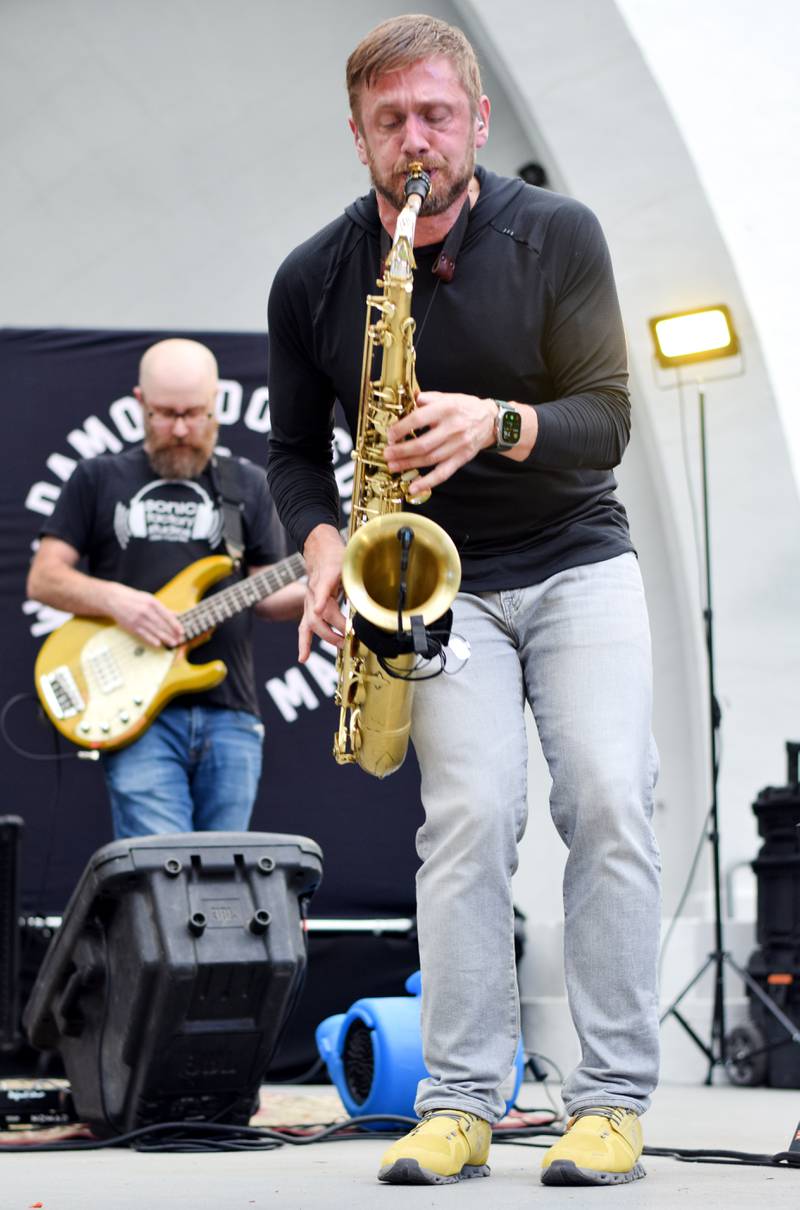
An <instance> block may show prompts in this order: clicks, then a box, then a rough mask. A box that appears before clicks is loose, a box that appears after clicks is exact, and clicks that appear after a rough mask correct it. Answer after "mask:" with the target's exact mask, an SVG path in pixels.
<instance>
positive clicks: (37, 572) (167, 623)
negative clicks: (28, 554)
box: [27, 535, 184, 647]
mask: <svg viewBox="0 0 800 1210" xmlns="http://www.w3.org/2000/svg"><path fill="white" fill-rule="evenodd" d="M79 559H80V554H79V552H78V551H77V550H76V548H75V547H74V546H71V545H70V543H69V542H63V541H62V540H61V539H60V538H53V537H51V536H50V535H47V536H45V537H44V538H42V541H41V543H40V544H39V549H38V550H37V551H36V554H35V555H34V557H33V562H32V563H31V567H30V571H29V573H28V585H27V587H28V595H29V596H30V597H31V599H32V600H35V601H41V602H42V603H43V604H45V605H50V606H51V607H52V608H53V609H63V610H64V611H65V613H74V614H76V615H78V616H80V617H87V618H113V620H114V621H115V622H116V623H117V625H118V626H121V627H122V629H123V630H127V631H128V633H129V634H133V635H135V636H136V637H137V638H139V639H142V640H143V641H144V642H145V643H150V644H151V645H152V646H153V647H161V646H162V645H163V646H165V647H177V646H178V644H179V643H182V642H183V639H184V634H183V627H182V626H181V624H180V622H179V621H178V619H177V617H176V615H175V614H174V613H173V612H172V611H171V610H170V609H167V607H166V605H162V603H161V601H159V600H157V599H156V597H154V596H152V595H151V594H150V593H149V592H140V591H139V589H138V588H129V587H128V586H127V585H126V584H118V583H117V582H116V581H114V580H101V579H99V578H98V577H97V576H89V575H86V573H85V572H82V571H78V568H77V564H78V560H79Z"/></svg>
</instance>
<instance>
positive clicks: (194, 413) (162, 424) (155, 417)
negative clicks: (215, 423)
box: [147, 403, 214, 428]
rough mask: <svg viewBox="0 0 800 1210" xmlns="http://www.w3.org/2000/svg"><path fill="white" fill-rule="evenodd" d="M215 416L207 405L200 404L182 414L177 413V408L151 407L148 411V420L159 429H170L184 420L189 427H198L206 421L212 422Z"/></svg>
mask: <svg viewBox="0 0 800 1210" xmlns="http://www.w3.org/2000/svg"><path fill="white" fill-rule="evenodd" d="M213 414H214V413H213V412H210V411H209V410H208V405H207V404H205V403H198V405H197V406H196V407H193V408H184V409H183V411H181V412H178V411H176V410H175V408H156V407H150V408H148V409H147V418H148V420H151V421H152V423H153V424H155V425H157V426H158V427H159V428H170V427H171V426H172V425H173V424H176V423H177V422H178V421H179V420H183V421H184V422H185V423H186V424H187V425H189V426H194V427H197V426H199V425H201V424H204V423H205V421H206V420H210V419H211V417H212V416H213Z"/></svg>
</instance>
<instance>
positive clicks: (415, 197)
mask: <svg viewBox="0 0 800 1210" xmlns="http://www.w3.org/2000/svg"><path fill="white" fill-rule="evenodd" d="M409 174H410V175H409V176H408V179H407V180H406V184H405V194H406V204H405V206H404V207H403V209H402V211H401V212H400V215H399V216H398V220H397V227H396V230H395V235H394V240H393V242H392V247H391V250H390V252H389V255H388V256H387V258H386V264H385V266H384V271H383V277H382V278H380V279H379V280H378V283H377V285H378V287H379V289H380V290H381V293H380V294H374V295H373V294H369V295H367V300H366V309H367V313H366V323H365V332H364V351H363V359H362V367H361V394H360V399H359V408H358V431H357V435H356V441H355V445H354V447H353V454H352V457H353V461H354V462H355V469H354V474H353V500H352V512H351V515H350V527H349V531H348V540H347V546H346V548H345V553H344V560H343V565H342V586H343V588H344V594H345V597H346V599H347V601H348V604H349V609H348V611H347V624H346V628H345V633H344V644H343V646H342V648H341V649H340V651H339V654H338V657H337V662H336V670H337V677H338V685H337V689H336V693H335V702H336V705H337V706H339V707H340V712H339V728H338V731H337V732H336V735H335V736H334V742H333V755H334V757H335V758H336V760H337V761H338V762H339V764H352V763H357V764H358V765H360V766H361V768H362V769H364V770H365V771H366V772H367V773H371V774H372V775H373V776H375V777H387V776H388V775H389V774H390V773H394V772H395V770H397V769H399V768H400V766H401V765H402V763H403V760H404V759H405V755H406V751H407V748H408V738H409V731H410V727H411V702H412V695H413V690H414V683H413V670H414V668H415V666H416V665H417V663H418V660H419V656H418V654H415V653H414V652H411V651H406V652H405V653H404V654H400V655H393V656H392V658H391V661H390V665H389V666H390V671H389V672H387V660H386V659H385V658H382V657H381V656H379V655H378V654H377V653H376V652H375V651H374V650H372V649H371V648H370V646H368V645H367V644H366V643H365V642H364V641H363V637H362V638H359V636H358V633H357V631H359V629H360V630H361V634H362V636H363V634H364V631H365V628H364V627H363V626H362V627H359V619H363V620H364V621H365V622H366V624H367V627H371V628H372V629H371V630H367V633H372V634H373V635H378V634H382V633H385V634H386V635H387V636H388V637H389V638H390V639H391V637H392V636H399V635H400V634H401V633H402V634H403V635H405V636H409V635H411V634H412V632H413V630H414V626H415V625H418V624H419V623H418V619H420V618H421V620H422V623H424V625H425V626H426V627H427V626H429V625H431V624H433V623H435V622H437V621H438V620H439V619H440V618H441V617H442V616H443V615H444V614H446V613H447V610H448V609H449V608H450V605H451V604H452V601H453V599H454V597H455V595H456V593H457V592H458V586H459V583H460V581H461V563H460V560H459V557H458V552H457V550H456V548H455V545H454V543H453V541H452V539H451V538H450V536H449V535H448V534H447V533H446V532H445V531H444V530H443V529H442V527H441V526H440V525H437V524H436V523H435V522H434V521H431V520H429V519H428V518H427V517H420V516H414V514H412V513H409V512H404V511H403V509H404V508H405V507H406V505H407V504H408V503H424V501H425V500H427V499H428V498H429V497H430V492H428V493H421V495H420V496H418V497H416V498H414V499H412V498H411V497H410V496H409V485H410V483H411V481H412V480H413V479H414V478H415V477H416V476H417V475H418V473H419V472H418V471H416V470H412V471H405V472H403V473H402V474H393V473H392V472H391V471H390V470H389V469H388V467H387V465H386V458H385V450H386V445H387V440H388V438H387V433H388V429H389V426H390V425H391V424H392V423H393V422H394V421H395V420H399V419H400V417H401V416H405V415H406V414H407V413H408V412H410V411H411V410H412V409H413V408H414V405H415V397H416V392H417V379H416V374H415V370H414V363H415V352H414V327H415V322H414V320H413V319H412V317H411V294H412V288H413V273H412V271H413V269H414V268H415V267H416V265H415V261H414V253H413V246H414V230H415V228H416V222H417V215H418V214H419V210H420V207H421V206H422V203H423V202H424V200H425V198H426V197H427V195H428V191H429V190H430V178H429V177H428V176H427V175H426V173H425V172H423V170H422V165H421V164H420V163H413V164H411V165H409ZM373 312H377V318H376V319H375V320H373V319H372V313H373ZM376 361H379V362H380V367H379V370H378V373H377V376H376V377H375V378H372V377H371V375H372V373H373V364H374V363H375V362H376ZM412 620H413V621H412ZM375 628H377V631H376V630H375ZM380 645H381V644H380V643H373V646H380ZM407 646H408V644H407ZM417 650H419V649H417Z"/></svg>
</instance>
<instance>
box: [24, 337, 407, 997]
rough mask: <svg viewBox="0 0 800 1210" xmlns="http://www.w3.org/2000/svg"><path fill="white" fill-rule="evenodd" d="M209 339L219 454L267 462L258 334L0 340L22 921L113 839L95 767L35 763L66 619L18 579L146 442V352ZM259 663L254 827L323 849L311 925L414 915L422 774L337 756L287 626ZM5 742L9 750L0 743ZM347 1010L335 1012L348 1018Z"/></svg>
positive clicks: (275, 629)
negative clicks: (113, 458) (95, 486)
mask: <svg viewBox="0 0 800 1210" xmlns="http://www.w3.org/2000/svg"><path fill="white" fill-rule="evenodd" d="M174 335H181V336H189V337H192V338H194V339H197V340H201V341H203V343H204V344H207V345H208V346H209V347H210V348H211V349H212V350H213V351H214V353H215V354H216V357H217V360H218V362H219V367H220V376H221V387H220V398H219V417H220V436H219V445H220V448H221V449H223V450H228V451H230V452H231V453H233V454H240V455H245V456H246V457H248V458H250V459H252V460H253V461H254V462H257V463H261V464H263V463H264V460H265V456H266V448H267V440H268V434H269V403H268V393H267V388H266V385H265V382H266V366H267V338H266V336H264V335H253V334H244V333H241V334H240V333H209V332H114V331H81V330H70V329H65V330H38V329H15V328H9V329H4V330H0V365H1V366H2V376H1V377H0V382H1V383H2V392H3V417H4V421H5V434H4V438H3V451H4V452H3V474H2V484H0V493H1V495H0V499H1V500H2V507H1V508H0V624H1V626H2V629H1V630H0V634H1V635H2V637H1V638H0V645H1V647H0V651H1V654H2V667H3V677H2V686H3V689H2V694H0V710H2V711H3V732H4V734H3V737H2V739H0V752H2V765H1V766H0V767H1V768H2V798H1V799H0V814H18V815H21V816H22V817H23V819H24V820H25V830H24V834H23V845H22V849H23V861H22V894H23V910H24V911H25V912H26V913H36V914H58V913H59V912H60V911H61V910H62V908H63V907H64V904H65V902H66V900H67V898H68V896H69V894H70V892H71V891H72V888H73V887H74V885H75V883H76V882H77V879H78V877H79V875H80V872H81V870H82V869H83V866H84V864H85V862H86V860H87V858H88V857H89V856H90V854H91V853H93V852H94V851H95V849H97V848H99V847H100V845H102V844H105V843H106V842H107V841H108V840H110V839H111V829H110V814H109V810H108V804H107V799H106V794H105V788H104V785H103V778H102V773H101V771H100V768H99V766H98V764H96V763H94V762H92V761H85V760H81V759H77V758H76V756H75V750H74V749H73V748H72V746H71V745H69V744H68V743H67V742H66V741H59V745H60V746H59V750H60V751H61V752H62V753H68V754H69V758H68V759H64V760H59V761H55V760H42V759H40V760H33V759H29V758H27V757H25V756H23V755H21V754H20V751H19V749H23V750H26V751H29V752H32V753H36V754H38V755H39V756H42V757H44V756H48V755H52V754H53V752H54V751H55V739H56V733H55V731H54V729H53V728H52V727H51V725H50V723H49V722H48V721H47V720H46V719H44V718H43V716H42V714H41V711H40V710H39V707H38V703H37V701H36V700H35V698H34V697H33V693H34V689H33V665H34V660H35V658H36V653H37V651H38V648H39V645H40V643H41V641H42V639H43V637H44V636H45V635H46V634H48V633H49V632H50V631H51V630H52V629H54V628H55V626H57V625H58V624H60V622H62V621H63V620H64V618H65V615H63V614H58V613H56V612H55V611H53V610H50V609H48V608H45V607H43V606H41V605H40V604H38V603H37V602H34V601H29V600H26V596H25V577H26V572H27V568H28V563H29V560H30V555H31V547H32V543H33V542H34V541H35V539H36V535H37V533H38V529H39V525H40V524H41V522H42V519H43V518H44V517H45V516H47V515H49V514H50V512H52V509H53V506H54V504H55V501H56V500H57V498H58V495H59V492H60V490H61V487H62V484H63V483H64V482H65V481H66V479H68V478H69V476H70V474H71V473H72V471H73V470H74V468H75V466H76V465H77V463H78V461H79V460H80V459H82V458H90V457H94V456H96V455H97V454H100V453H103V452H107V451H111V452H115V451H120V450H122V449H125V448H127V447H129V446H130V445H132V444H135V443H137V442H139V441H140V440H141V438H142V431H141V424H140V419H139V415H138V406H137V404H136V401H135V400H134V399H133V397H132V395H131V391H132V388H133V386H134V384H135V383H136V380H137V370H138V362H139V358H140V357H141V355H142V353H143V352H144V350H145V349H146V348H147V347H148V346H149V345H151V344H152V343H153V342H154V341H156V340H160V339H162V338H164V337H166V336H174ZM336 446H337V460H338V462H337V471H336V473H337V479H338V481H339V486H340V490H341V492H342V497H343V499H347V498H348V497H349V494H350V490H351V477H352V474H351V467H352V464H351V462H350V459H349V453H350V449H351V440H350V436H349V434H348V433H347V431H346V429H344V428H343V427H337V430H336ZM255 634H256V642H255V661H256V673H257V681H258V684H259V692H260V698H261V708H262V716H263V719H264V722H265V725H266V739H265V752H264V773H263V775H262V781H261V788H260V791H259V796H258V801H257V803H256V808H255V812H254V816H253V820H252V827H253V828H254V829H258V830H261V831H275V832H295V833H302V834H304V835H308V836H310V837H312V838H313V839H314V840H316V841H317V842H318V843H319V844H320V845H321V846H322V849H323V852H324V857H325V863H324V877H323V884H322V887H321V889H320V891H319V892H318V893H317V895H316V896H315V899H314V901H313V903H312V913H311V914H312V916H317V917H326V916H327V917H331V916H335V917H338V916H355V917H376V916H378V917H391V916H408V915H413V903H414V873H415V870H416V867H417V858H416V855H415V852H414V833H415V831H416V828H417V827H418V826H419V824H420V823H421V822H422V808H421V805H420V798H419V772H418V769H417V766H416V762H415V760H414V756H413V752H411V751H409V756H408V759H407V760H406V763H405V765H404V766H403V768H402V769H401V770H400V771H399V772H398V773H396V774H394V776H392V777H391V778H389V779H388V780H387V781H384V782H379V781H377V780H376V779H374V778H372V777H370V776H368V775H367V774H365V773H363V772H362V771H361V770H360V769H357V768H354V767H346V768H342V767H340V766H339V765H337V764H336V763H335V762H334V760H333V757H332V756H331V746H332V738H333V732H334V729H335V726H336V723H337V720H338V711H337V710H336V709H335V708H334V706H333V703H332V695H333V689H334V684H335V670H334V661H333V656H332V654H331V652H330V651H329V650H325V649H324V648H323V647H322V646H317V645H315V649H314V651H313V653H312V656H311V659H310V660H309V662H308V664H306V665H305V666H304V667H302V668H301V667H300V665H299V664H297V662H296V658H297V645H296V628H295V626H294V625H293V624H288V623H287V624H280V625H276V624H257V625H256V627H255ZM9 740H10V741H11V742H9ZM346 1007H347V1005H342V1008H346Z"/></svg>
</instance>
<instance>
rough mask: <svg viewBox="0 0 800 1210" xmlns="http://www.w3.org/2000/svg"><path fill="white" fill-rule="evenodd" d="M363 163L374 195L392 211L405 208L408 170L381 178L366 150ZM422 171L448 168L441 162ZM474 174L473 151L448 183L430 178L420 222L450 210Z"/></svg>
mask: <svg viewBox="0 0 800 1210" xmlns="http://www.w3.org/2000/svg"><path fill="white" fill-rule="evenodd" d="M367 162H368V165H369V174H370V179H371V180H372V184H373V186H374V188H375V190H376V192H377V193H379V194H380V195H381V197H384V198H386V201H387V202H389V203H390V204H391V205H392V206H394V208H395V210H398V211H399V210H402V209H403V207H404V206H405V204H406V195H405V183H406V179H407V178H408V166H407V165H398V167H397V168H396V170H395V171H394V172H392V174H391V176H389V177H383V178H381V177H380V176H379V175H378V170H377V167H376V164H375V161H374V160H373V158H372V155H371V153H370V151H369V148H367ZM424 167H425V168H426V169H427V170H428V171H430V169H431V168H437V169H439V170H440V172H441V170H442V169H444V168H445V167H448V168H449V167H450V166H449V165H448V164H447V163H446V161H442V162H439V163H429V164H424ZM451 171H452V170H451ZM474 172H475V152H474V150H473V149H469V150H468V152H467V156H466V159H465V160H464V162H463V164H462V165H461V168H460V170H459V171H457V172H456V174H455V175H450V176H449V179H445V177H444V176H443V175H438V176H436V177H434V179H433V185H432V187H431V191H430V193H429V194H428V196H427V198H426V199H425V201H424V202H423V203H422V208H421V210H420V215H421V216H422V217H423V218H430V217H432V216H433V215H435V214H444V212H445V210H449V209H450V207H451V206H452V204H453V202H455V201H456V200H457V199H458V198H459V197H461V196H462V195H463V194H465V193H466V191H467V188H468V187H469V183H470V181H471V180H472V177H473V174H474Z"/></svg>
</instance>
